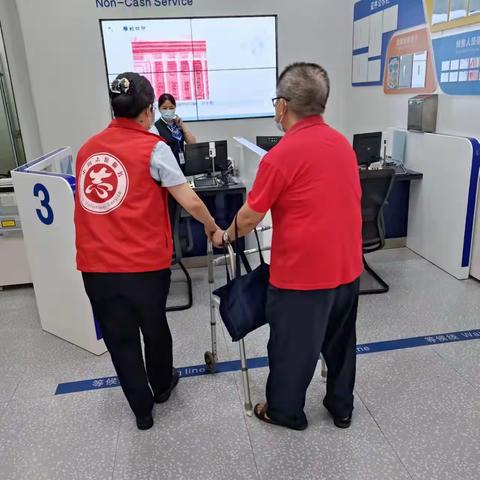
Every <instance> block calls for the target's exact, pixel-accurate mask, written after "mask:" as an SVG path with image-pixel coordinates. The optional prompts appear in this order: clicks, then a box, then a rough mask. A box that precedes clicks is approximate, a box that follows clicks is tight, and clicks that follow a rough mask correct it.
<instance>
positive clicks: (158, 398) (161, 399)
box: [153, 368, 180, 403]
mask: <svg viewBox="0 0 480 480" xmlns="http://www.w3.org/2000/svg"><path fill="white" fill-rule="evenodd" d="M179 378H180V375H179V374H178V372H177V369H176V368H173V369H172V380H171V381H170V386H169V387H168V389H167V390H166V391H165V392H163V393H159V394H155V395H154V397H153V399H154V400H155V403H165V402H166V401H167V400H168V399H169V398H170V395H171V394H172V392H173V389H174V388H175V387H176V386H177V384H178V380H179Z"/></svg>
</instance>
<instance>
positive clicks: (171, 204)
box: [166, 196, 193, 312]
mask: <svg viewBox="0 0 480 480" xmlns="http://www.w3.org/2000/svg"><path fill="white" fill-rule="evenodd" d="M168 209H169V213H170V223H171V225H172V233H173V260H172V264H173V265H178V266H179V267H180V268H181V269H182V271H183V273H184V275H185V279H186V281H187V303H185V304H182V305H174V306H167V308H166V311H167V312H181V311H183V310H188V309H189V308H191V307H192V305H193V288H192V278H191V277H190V274H189V273H188V270H187V269H186V267H185V265H184V264H183V262H182V258H183V251H184V250H186V251H188V250H191V248H192V244H193V241H192V231H191V225H190V222H189V221H188V223H187V238H186V239H183V238H181V236H180V217H181V215H182V207H181V206H180V205H179V204H178V203H177V202H176V201H175V200H174V199H173V198H172V197H171V196H169V197H168ZM184 240H185V241H184ZM185 243H186V245H184V244H185Z"/></svg>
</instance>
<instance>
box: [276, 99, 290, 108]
mask: <svg viewBox="0 0 480 480" xmlns="http://www.w3.org/2000/svg"><path fill="white" fill-rule="evenodd" d="M282 99H283V100H285V101H286V102H289V101H290V99H289V98H286V97H275V98H272V105H273V106H274V107H276V106H277V102H278V101H279V100H282Z"/></svg>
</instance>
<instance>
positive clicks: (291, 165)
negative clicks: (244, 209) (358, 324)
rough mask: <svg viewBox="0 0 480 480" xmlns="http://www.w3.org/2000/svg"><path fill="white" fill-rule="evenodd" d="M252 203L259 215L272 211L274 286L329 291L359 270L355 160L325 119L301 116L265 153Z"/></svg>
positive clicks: (359, 222)
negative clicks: (302, 117)
mask: <svg viewBox="0 0 480 480" xmlns="http://www.w3.org/2000/svg"><path fill="white" fill-rule="evenodd" d="M248 205H249V206H250V208H251V209H252V210H254V211H256V212H258V213H264V212H267V211H268V210H270V209H271V211H272V220H273V239H272V252H271V265H270V283H271V284H272V285H273V286H275V287H277V288H281V289H288V290H321V289H331V288H336V287H338V286H340V285H344V284H347V283H350V282H352V281H354V280H355V279H357V278H358V277H359V276H360V275H361V273H362V269H363V263H362V213H361V188H360V180H359V174H358V165H357V160H356V157H355V153H354V151H353V149H352V147H351V146H350V144H349V142H348V141H347V140H346V138H345V137H344V136H343V135H341V134H340V133H339V132H337V131H336V130H334V129H333V128H331V127H329V126H328V125H327V124H326V123H325V122H324V121H323V119H322V117H320V116H312V117H308V118H305V119H303V120H301V121H300V122H298V123H297V124H296V125H294V126H293V127H292V128H291V129H290V130H289V131H288V132H287V133H286V134H285V136H284V138H283V139H282V140H281V141H280V142H279V143H278V144H277V146H275V147H274V148H273V149H272V150H270V152H269V153H268V154H267V155H265V157H264V158H263V159H262V161H261V163H260V167H259V169H258V173H257V177H256V179H255V182H254V185H253V188H252V191H251V192H250V193H249V196H248Z"/></svg>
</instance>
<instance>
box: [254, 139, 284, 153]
mask: <svg viewBox="0 0 480 480" xmlns="http://www.w3.org/2000/svg"><path fill="white" fill-rule="evenodd" d="M282 138H283V137H257V146H258V147H260V148H263V149H264V150H266V151H267V152H268V151H269V150H271V149H272V148H273V147H274V146H275V145H276V144H277V143H278V142H279V141H280V140H281V139H282Z"/></svg>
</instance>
